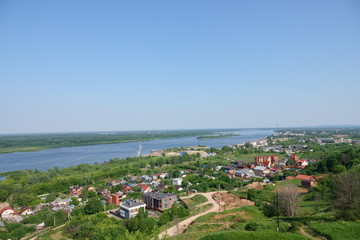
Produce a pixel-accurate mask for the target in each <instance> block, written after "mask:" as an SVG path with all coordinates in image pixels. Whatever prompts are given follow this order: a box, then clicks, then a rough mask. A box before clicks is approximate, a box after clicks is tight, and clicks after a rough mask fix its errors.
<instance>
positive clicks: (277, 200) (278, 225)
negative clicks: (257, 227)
mask: <svg viewBox="0 0 360 240" xmlns="http://www.w3.org/2000/svg"><path fill="white" fill-rule="evenodd" d="M276 212H277V228H276V231H277V232H278V231H279V229H280V222H279V194H278V192H277V191H276Z"/></svg>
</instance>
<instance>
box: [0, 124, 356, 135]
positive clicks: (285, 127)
mask: <svg viewBox="0 0 360 240" xmlns="http://www.w3.org/2000/svg"><path fill="white" fill-rule="evenodd" d="M332 128H360V125H319V126H283V127H280V126H279V128H276V127H248V128H247V127H244V128H186V129H184V128H182V129H129V130H95V131H77V132H23V133H0V136H1V135H3V136H5V135H32V134H34V135H37V134H38V135H41V134H86V133H109V134H110V133H121V132H152V131H153V132H160V131H192V130H194V131H196V130H200V131H201V130H249V129H273V130H276V129H280V130H281V129H332Z"/></svg>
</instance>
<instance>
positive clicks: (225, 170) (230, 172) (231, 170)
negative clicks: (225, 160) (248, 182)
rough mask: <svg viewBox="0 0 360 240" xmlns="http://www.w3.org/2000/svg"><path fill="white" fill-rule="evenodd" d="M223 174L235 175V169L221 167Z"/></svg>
mask: <svg viewBox="0 0 360 240" xmlns="http://www.w3.org/2000/svg"><path fill="white" fill-rule="evenodd" d="M223 170H224V172H226V173H229V174H235V170H236V169H235V168H234V167H233V166H231V165H229V166H225V167H223Z"/></svg>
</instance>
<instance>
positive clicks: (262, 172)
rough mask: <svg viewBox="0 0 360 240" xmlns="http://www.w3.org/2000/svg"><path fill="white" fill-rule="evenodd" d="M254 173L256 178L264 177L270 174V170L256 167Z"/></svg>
mask: <svg viewBox="0 0 360 240" xmlns="http://www.w3.org/2000/svg"><path fill="white" fill-rule="evenodd" d="M254 173H255V175H256V176H259V177H264V176H265V175H266V174H269V173H270V170H269V169H268V168H266V167H261V166H256V167H255V168H254Z"/></svg>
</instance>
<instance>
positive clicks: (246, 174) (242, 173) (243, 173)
mask: <svg viewBox="0 0 360 240" xmlns="http://www.w3.org/2000/svg"><path fill="white" fill-rule="evenodd" d="M235 176H238V177H242V178H250V177H255V173H254V171H253V170H252V169H251V168H244V169H240V170H237V171H235Z"/></svg>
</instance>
